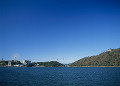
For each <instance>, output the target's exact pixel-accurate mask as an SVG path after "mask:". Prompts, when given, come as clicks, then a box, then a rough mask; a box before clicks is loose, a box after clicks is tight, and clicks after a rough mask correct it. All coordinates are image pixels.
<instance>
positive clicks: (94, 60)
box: [70, 48, 120, 66]
mask: <svg viewBox="0 0 120 86" xmlns="http://www.w3.org/2000/svg"><path fill="white" fill-rule="evenodd" d="M70 66H120V48H118V49H109V51H106V52H103V53H101V54H99V55H96V56H91V57H85V58H83V59H80V60H78V61H76V62H74V63H72V64H70Z"/></svg>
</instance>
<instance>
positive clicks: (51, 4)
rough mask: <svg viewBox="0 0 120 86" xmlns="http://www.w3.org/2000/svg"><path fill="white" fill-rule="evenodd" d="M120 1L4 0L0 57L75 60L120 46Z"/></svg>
mask: <svg viewBox="0 0 120 86" xmlns="http://www.w3.org/2000/svg"><path fill="white" fill-rule="evenodd" d="M119 37H120V1H119V0H0V58H1V59H2V58H4V60H9V59H12V57H13V56H14V55H15V54H17V55H18V56H19V58H18V59H19V60H20V61H22V60H23V59H29V60H31V61H52V60H57V59H58V60H57V61H59V62H61V63H71V62H74V61H76V60H78V59H80V58H83V57H86V56H92V55H97V54H99V53H101V52H103V51H106V50H107V49H109V48H120V39H119Z"/></svg>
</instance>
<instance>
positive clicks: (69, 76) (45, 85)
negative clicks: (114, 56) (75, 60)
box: [0, 67, 120, 86]
mask: <svg viewBox="0 0 120 86" xmlns="http://www.w3.org/2000/svg"><path fill="white" fill-rule="evenodd" d="M0 86H120V67H9V68H8V67H1V68H0Z"/></svg>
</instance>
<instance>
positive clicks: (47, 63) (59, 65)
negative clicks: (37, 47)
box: [32, 61, 63, 67]
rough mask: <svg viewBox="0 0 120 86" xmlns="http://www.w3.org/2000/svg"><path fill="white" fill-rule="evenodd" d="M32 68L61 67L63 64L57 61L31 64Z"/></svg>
mask: <svg viewBox="0 0 120 86" xmlns="http://www.w3.org/2000/svg"><path fill="white" fill-rule="evenodd" d="M32 64H34V66H43V67H62V66H63V64H61V63H59V62H57V61H50V62H33V63H32Z"/></svg>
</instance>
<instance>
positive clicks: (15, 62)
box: [0, 60, 22, 67]
mask: <svg viewBox="0 0 120 86" xmlns="http://www.w3.org/2000/svg"><path fill="white" fill-rule="evenodd" d="M17 64H22V63H21V62H20V61H14V60H12V61H11V66H12V65H17ZM6 65H8V61H0V67H3V66H6Z"/></svg>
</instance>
